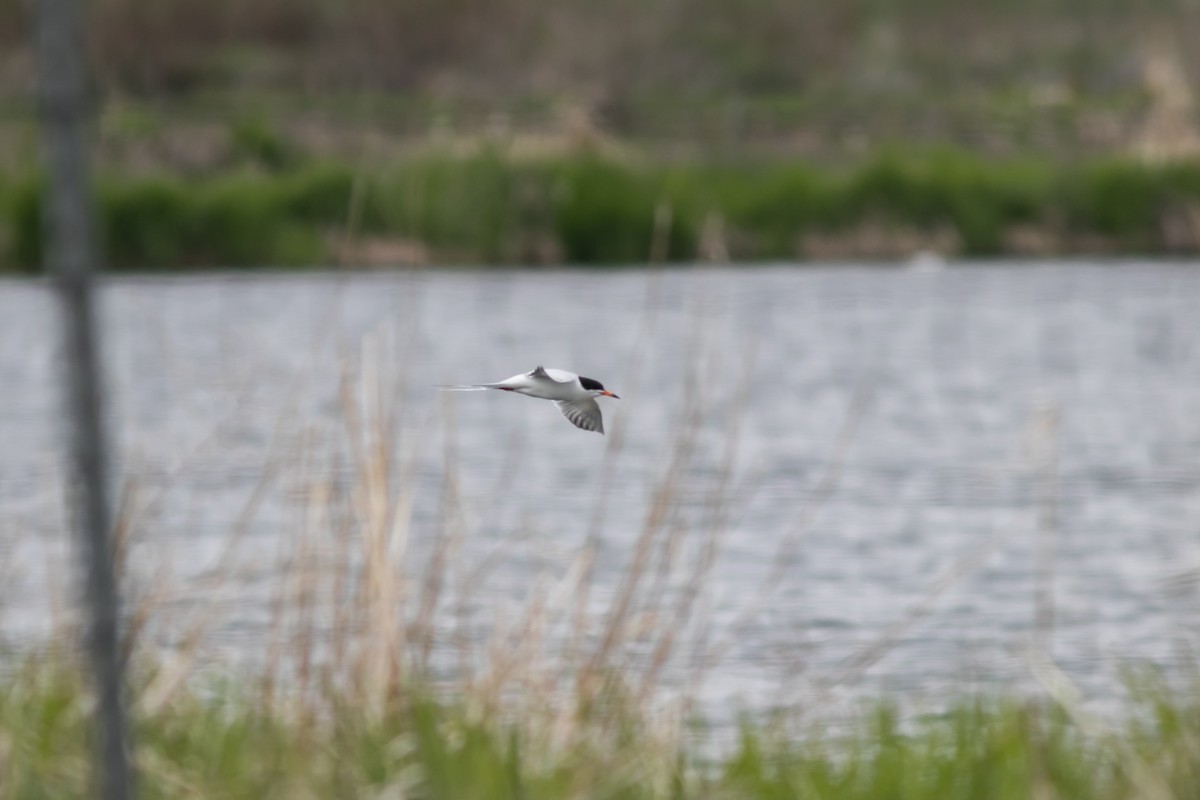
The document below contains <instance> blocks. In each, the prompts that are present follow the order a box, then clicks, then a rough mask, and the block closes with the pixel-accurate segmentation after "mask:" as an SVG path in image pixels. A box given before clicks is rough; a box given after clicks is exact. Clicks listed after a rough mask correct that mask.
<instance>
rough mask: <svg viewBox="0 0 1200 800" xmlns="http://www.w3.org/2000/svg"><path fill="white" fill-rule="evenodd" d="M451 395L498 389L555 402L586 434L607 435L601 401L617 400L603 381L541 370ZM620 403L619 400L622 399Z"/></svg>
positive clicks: (453, 388)
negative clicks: (601, 411)
mask: <svg viewBox="0 0 1200 800" xmlns="http://www.w3.org/2000/svg"><path fill="white" fill-rule="evenodd" d="M441 388H442V389H447V390H450V391H466V392H469V391H483V390H486V389H496V390H499V391H504V392H516V393H517V394H523V395H525V396H526V397H536V398H538V399H539V400H552V401H553V402H554V405H556V406H557V407H558V410H559V411H561V412H562V414H563V416H564V417H566V418H567V419H568V420H570V421H571V423H572V424H573V425H575V426H576V427H578V428H582V429H583V430H585V431H595V432H596V433H601V434H602V433H604V418H603V417H602V416H601V414H600V406H599V404H597V403H596V398H597V397H602V396H603V397H614V398H615V397H617V396H616V395H615V394H613V393H612V392H610V391H608V390H606V389H605V388H604V387H603V386H602V385H601V384H600V382H599V381H595V380H592V379H591V378H581V377H580V376H579V375H576V374H575V373H574V372H567V371H566V370H565V369H548V368H546V367H540V366H539V367H538V368H537V369H534V370H532V371H530V372H523V373H521V374H520V375H513V376H512V377H511V378H507V379H505V380H502V381H498V382H496V383H473V384H469V385H466V386H443V387H441ZM618 399H619V398H618Z"/></svg>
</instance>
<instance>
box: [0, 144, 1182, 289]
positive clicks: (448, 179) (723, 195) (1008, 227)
mask: <svg viewBox="0 0 1200 800" xmlns="http://www.w3.org/2000/svg"><path fill="white" fill-rule="evenodd" d="M244 131H251V132H249V133H245V132H244V133H243V136H244V137H245V142H246V143H245V144H244V147H242V148H241V149H238V150H237V151H236V152H237V154H238V155H237V159H238V164H240V166H235V167H234V168H232V169H230V170H227V171H224V172H219V173H215V174H204V175H199V176H194V177H185V176H181V175H173V174H168V173H162V172H155V173H151V174H146V175H130V174H111V173H102V174H101V175H99V176H98V180H97V188H96V192H97V199H98V205H99V225H100V234H101V240H102V242H103V244H104V249H105V254H106V259H107V262H108V263H109V265H110V266H111V267H112V268H115V269H136V270H170V269H180V268H197V267H254V266H329V265H333V264H343V265H350V264H373V265H388V264H395V263H409V264H414V263H416V264H421V263H443V264H444V263H456V264H483V265H492V264H509V265H523V264H527V265H536V264H553V263H573V264H596V265H600V264H638V263H644V262H645V261H646V260H647V259H648V258H650V257H651V254H652V252H653V253H657V254H658V256H660V257H662V258H663V259H665V260H671V261H687V260H696V259H706V258H725V257H726V256H728V257H729V258H731V259H734V260H745V261H755V260H795V259H802V258H824V259H831V258H832V259H837V258H848V259H888V258H906V257H909V256H912V255H916V254H918V253H921V252H926V251H929V252H935V253H940V254H942V255H945V256H976V257H978V256H985V257H986V256H1002V255H1021V256H1055V255H1071V254H1075V253H1079V252H1085V253H1091V254H1102V255H1126V254H1153V255H1169V254H1184V253H1195V252H1197V251H1198V250H1200V163H1193V162H1176V163H1172V164H1164V165H1157V166H1155V165H1148V164H1144V163H1141V162H1137V161H1132V160H1129V159H1113V158H1104V159H1088V160H1081V161H1076V162H1070V163H1060V162H1058V161H1055V160H1050V159H1038V158H1032V157H1030V158H1023V159H1008V160H995V159H988V158H983V157H979V156H976V155H972V154H969V153H966V152H962V151H958V150H948V149H939V150H921V151H900V150H895V149H894V150H890V151H886V152H884V153H882V154H880V155H878V156H876V157H873V158H870V159H867V160H864V161H862V162H861V163H858V164H853V165H836V166H820V165H814V164H811V163H808V162H806V161H803V160H797V159H780V158H759V159H742V160H737V161H733V160H724V161H721V160H712V159H705V160H696V161H690V160H675V161H669V160H661V161H652V160H648V159H643V158H637V157H619V156H613V155H605V154H602V153H600V152H583V153H578V154H564V155H555V156H543V157H536V158H516V157H512V156H509V155H506V154H505V153H504V152H503V151H502V150H501V149H499V148H493V147H483V148H481V149H479V150H477V151H475V152H473V153H469V154H455V153H452V152H448V151H445V152H438V151H428V152H424V153H418V154H412V155H409V156H407V157H404V158H400V159H398V160H395V161H394V162H391V163H388V164H384V165H372V166H371V168H370V169H369V170H368V169H363V168H359V167H356V166H352V165H350V164H346V163H337V162H331V161H316V160H307V159H304V158H303V157H302V156H300V155H298V154H297V153H296V152H295V151H294V150H292V149H291V148H290V147H289V146H288V145H287V144H286V143H284V144H279V143H277V140H276V138H275V137H274V136H273V135H271V134H269V133H265V132H264V129H261V128H258V127H254V126H250V127H247V128H245V129H244ZM285 165H286V166H285ZM40 186H41V184H40V182H39V181H38V180H37V178H36V177H35V176H32V175H25V176H23V177H10V178H9V179H7V180H0V245H2V249H0V264H2V265H3V267H4V269H7V270H9V271H19V270H24V271H34V270H36V269H37V268H38V265H39V264H40V260H41V254H40V213H39V206H40V192H41V188H40ZM665 212H669V213H665Z"/></svg>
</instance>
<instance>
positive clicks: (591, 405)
mask: <svg viewBox="0 0 1200 800" xmlns="http://www.w3.org/2000/svg"><path fill="white" fill-rule="evenodd" d="M554 405H556V406H558V410H559V411H561V412H562V415H563V416H564V417H566V418H567V419H568V420H570V421H571V424H572V425H574V426H575V427H576V428H583V429H584V430H585V431H595V432H596V433H599V434H603V433H604V417H602V416H601V415H600V406H599V405H598V404H597V403H596V401H595V400H593V399H592V398H590V397H585V398H584V399H582V400H576V401H574V402H570V401H567V400H555V401H554Z"/></svg>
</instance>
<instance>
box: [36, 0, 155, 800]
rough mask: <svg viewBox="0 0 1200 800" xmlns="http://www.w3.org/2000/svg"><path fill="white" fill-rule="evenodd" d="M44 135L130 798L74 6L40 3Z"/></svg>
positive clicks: (95, 595)
mask: <svg viewBox="0 0 1200 800" xmlns="http://www.w3.org/2000/svg"><path fill="white" fill-rule="evenodd" d="M36 13H37V17H38V19H37V39H38V41H37V53H38V87H39V95H40V110H41V137H42V143H43V153H44V155H43V157H44V159H45V164H46V168H47V177H48V184H47V187H46V192H45V201H44V205H43V211H44V221H45V222H44V228H45V238H44V241H45V244H46V247H45V248H44V251H45V256H44V258H43V261H44V263H45V264H47V265H48V266H50V267H51V268H52V269H53V272H54V275H55V279H56V282H57V289H58V294H59V297H60V305H61V309H60V314H61V317H62V347H63V351H62V354H63V362H64V365H65V366H64V372H65V374H64V375H63V378H64V385H65V388H66V392H67V397H66V398H65V401H66V402H64V403H63V406H62V408H63V410H64V412H66V416H69V417H70V420H69V422H67V424H69V425H70V427H71V460H72V464H71V470H70V472H69V475H70V480H71V488H72V491H71V498H72V503H73V506H74V507H73V509H72V512H73V513H72V515H71V519H72V523H73V525H74V526H75V527H76V528H77V529H78V543H79V549H80V553H81V556H82V557H81V559H80V561H81V563H82V564H83V567H84V569H85V570H86V574H87V591H86V593H85V594H83V595H82V597H80V600H81V602H82V603H83V604H84V606H85V607H86V610H87V611H88V612H89V613H90V619H89V620H88V621H87V625H86V628H87V634H86V635H87V652H88V653H89V655H90V658H91V671H92V677H93V684H94V686H95V689H96V693H97V703H96V712H95V713H96V718H95V738H96V759H97V763H96V766H97V773H98V777H99V788H101V790H102V791H101V796H102V797H104V798H105V800H128V799H129V798H132V797H133V774H132V769H131V767H130V759H129V748H128V746H127V732H126V722H125V712H124V707H123V678H122V667H121V661H120V656H119V653H118V649H117V648H118V639H117V636H118V620H119V607H118V597H117V587H116V581H115V577H114V574H113V555H112V543H111V541H110V537H111V529H112V513H111V509H110V506H109V496H108V471H107V463H106V460H107V454H106V452H105V441H104V429H103V416H102V407H101V386H100V365H99V352H98V351H99V346H98V341H97V334H96V321H95V304H94V297H93V294H94V293H93V282H92V271H93V268H94V267H95V264H96V260H97V259H96V254H95V245H94V239H93V230H92V199H91V187H90V185H89V180H88V138H89V137H88V128H89V121H90V111H91V109H90V106H89V100H88V92H87V82H86V80H85V74H84V70H85V67H84V63H85V49H84V38H83V35H82V33H83V28H82V22H81V19H80V8H79V4H78V3H77V2H76V0H38V2H37V12H36Z"/></svg>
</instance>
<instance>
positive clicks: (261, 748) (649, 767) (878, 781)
mask: <svg viewBox="0 0 1200 800" xmlns="http://www.w3.org/2000/svg"><path fill="white" fill-rule="evenodd" d="M154 677H155V676H154V674H153V673H152V672H149V673H146V675H145V681H144V683H143V684H142V685H143V687H144V686H145V685H147V684H152V683H153V680H154ZM1142 685H1143V687H1144V691H1143V697H1142V700H1143V702H1142V704H1141V706H1140V707H1139V709H1138V711H1139V713H1138V714H1137V715H1136V717H1131V718H1130V719H1129V720H1127V721H1126V722H1124V723H1123V724H1121V725H1119V726H1118V727H1116V728H1112V729H1108V728H1098V727H1094V726H1091V725H1089V724H1087V723H1086V721H1084V720H1081V719H1079V718H1077V717H1076V716H1074V715H1073V714H1072V712H1071V711H1070V710H1069V709H1066V708H1064V707H1062V706H1058V705H1055V704H1053V703H1049V704H1033V703H1030V702H1016V701H994V702H985V701H970V700H964V701H962V702H960V703H959V704H958V705H957V706H955V707H954V708H952V709H951V710H950V711H948V712H946V713H944V714H940V715H938V716H936V717H931V718H928V719H926V720H923V721H919V722H916V723H914V724H909V725H903V724H901V722H900V718H899V717H898V715H897V714H896V713H895V711H894V710H893V709H891V708H890V707H888V706H886V705H880V706H877V707H875V708H873V709H865V710H864V711H863V712H862V713H861V714H860V715H859V716H857V717H856V719H855V721H853V722H852V723H851V724H850V726H849V729H848V731H846V732H844V733H840V734H839V735H837V736H831V735H827V734H822V733H820V732H819V731H818V730H816V729H812V730H809V731H807V732H805V733H802V734H799V735H797V734H792V735H786V734H784V733H783V732H782V731H781V730H780V729H778V728H773V727H770V726H768V725H766V724H763V723H751V724H747V725H746V726H744V727H743V729H742V731H741V734H740V737H739V738H738V739H737V740H736V741H735V742H734V743H733V744H732V745H731V746H730V747H728V748H726V749H724V750H723V751H722V752H720V754H719V755H716V756H715V757H714V756H706V757H703V758H702V757H701V756H700V755H699V754H698V753H697V751H696V748H695V747H694V746H689V745H680V746H675V745H672V744H670V743H668V742H664V741H663V740H661V739H658V738H656V737H655V736H654V734H653V732H652V728H651V727H650V725H649V724H648V723H649V720H648V719H647V718H646V716H645V715H644V714H642V713H639V712H638V711H636V709H634V708H631V707H629V706H623V707H621V711H620V712H619V713H612V712H609V713H597V714H595V715H593V716H592V717H591V718H589V719H588V720H587V721H585V722H584V723H583V730H582V731H577V732H575V733H574V734H572V735H571V736H562V737H561V738H560V737H556V735H555V734H554V733H553V732H550V731H546V730H539V729H537V727H536V726H533V725H530V724H527V723H524V722H522V721H520V720H513V719H505V718H503V717H502V716H500V715H498V714H495V713H490V712H487V711H481V710H480V709H478V708H473V707H472V706H471V704H470V703H469V702H466V701H465V699H464V698H459V699H451V700H438V699H435V698H434V696H433V695H432V694H430V693H428V692H422V691H416V690H411V689H410V690H404V691H396V692H393V693H390V694H389V695H388V696H387V697H386V699H385V700H383V701H377V702H372V703H370V704H367V703H365V702H364V698H362V697H359V696H356V695H354V694H353V693H349V692H339V691H338V690H335V689H332V688H329V687H327V688H326V689H324V690H323V691H322V692H320V693H319V695H317V696H315V698H314V697H313V696H310V697H309V698H308V702H307V703H296V702H287V701H282V700H279V699H276V700H274V701H272V700H271V699H270V697H269V695H267V694H265V693H264V692H263V691H262V687H261V686H258V685H249V686H247V685H244V684H237V683H224V684H220V685H217V684H211V683H210V685H209V686H208V687H207V688H205V689H204V690H203V691H196V690H191V689H189V690H185V691H182V692H178V693H176V694H175V695H174V696H173V697H172V699H171V702H169V703H166V704H162V705H159V706H158V707H155V708H150V709H147V708H146V707H145V706H144V705H143V706H140V707H139V711H140V712H141V713H140V716H139V718H138V721H137V725H136V747H135V757H136V762H137V764H138V767H139V769H140V772H141V775H140V778H141V783H140V789H141V796H143V797H247V798H250V797H254V798H263V797H408V798H455V800H470V799H471V798H478V799H479V800H484V799H485V798H486V799H487V800H499V799H500V798H514V799H515V798H528V799H529V800H534V799H536V798H547V799H549V798H583V797H587V798H627V799H628V800H635V799H638V798H646V799H647V800H649V799H650V798H680V799H682V798H731V799H732V798H764V799H765V798H831V799H833V798H837V799H838V800H851V799H852V798H864V799H865V798H871V799H872V800H874V799H875V798H881V797H890V798H911V799H912V800H919V799H921V798H929V800H935V799H936V800H946V799H947V798H964V800H965V799H967V798H969V799H970V800H985V798H996V799H997V800H1000V799H1001V798H1014V799H1015V798H1029V797H1063V798H1073V800H1087V799H1089V798H1096V799H1097V800H1100V799H1101V798H1112V799H1113V800H1116V799H1118V798H1135V797H1136V798H1148V797H1153V798H1172V797H1192V796H1195V788H1196V785H1197V781H1198V780H1200V744H1198V742H1200V706H1198V705H1197V703H1196V700H1195V698H1194V697H1191V696H1188V695H1183V694H1178V693H1175V694H1173V693H1171V692H1169V691H1167V690H1166V689H1164V688H1162V687H1161V686H1160V685H1158V684H1153V683H1147V682H1143V683H1142ZM135 696H136V697H140V698H141V699H144V697H145V695H144V694H140V695H139V694H135ZM314 699H315V701H316V702H317V703H318V705H317V706H315V707H314V706H313V705H312V703H313V702H314ZM88 706H89V703H88V701H87V693H86V691H84V689H83V688H82V686H81V683H80V681H79V680H78V679H77V677H76V675H75V674H74V673H73V671H71V670H70V669H67V668H64V667H63V664H62V663H61V662H57V663H54V664H51V665H47V664H45V663H43V664H41V665H40V666H39V665H35V664H32V663H31V664H30V665H28V666H27V667H26V668H25V669H24V670H21V671H19V672H18V673H17V674H15V675H10V676H9V677H7V678H5V679H4V680H3V681H2V682H0V751H2V753H3V759H4V762H5V764H6V768H5V770H4V771H3V774H0V796H3V797H6V798H43V797H47V798H48V797H55V798H60V797H82V796H86V795H87V794H88V793H89V792H88V787H89V780H90V776H89V755H90V750H89V745H88Z"/></svg>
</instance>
